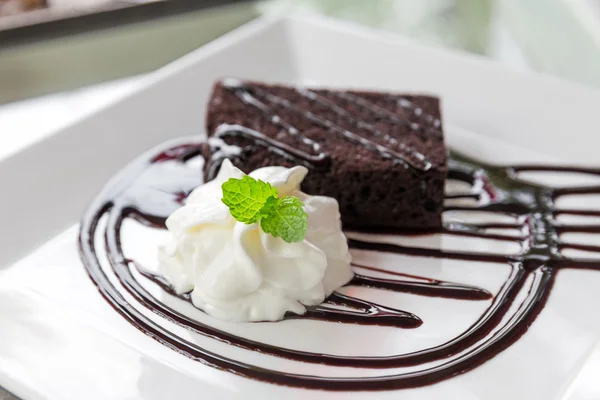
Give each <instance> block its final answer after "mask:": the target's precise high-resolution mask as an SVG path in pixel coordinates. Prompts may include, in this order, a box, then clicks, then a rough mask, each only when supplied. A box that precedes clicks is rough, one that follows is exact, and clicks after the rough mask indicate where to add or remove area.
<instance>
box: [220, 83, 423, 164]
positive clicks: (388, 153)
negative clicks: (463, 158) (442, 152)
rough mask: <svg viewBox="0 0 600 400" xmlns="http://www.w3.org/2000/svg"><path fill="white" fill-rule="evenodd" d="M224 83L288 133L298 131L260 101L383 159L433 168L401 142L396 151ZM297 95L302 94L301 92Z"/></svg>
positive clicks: (285, 103) (274, 99) (275, 99)
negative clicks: (329, 131) (291, 113)
mask: <svg viewBox="0 0 600 400" xmlns="http://www.w3.org/2000/svg"><path fill="white" fill-rule="evenodd" d="M223 83H224V85H223V87H224V88H226V89H228V90H230V91H231V92H232V93H234V94H235V95H236V96H237V97H238V98H239V99H240V100H241V101H242V102H244V103H245V104H247V105H250V106H253V107H256V108H257V109H258V110H260V111H262V112H263V113H264V114H265V115H266V117H267V118H268V119H269V120H270V121H271V122H272V123H274V124H276V125H279V126H281V127H282V128H284V129H286V130H287V131H288V132H290V129H292V131H293V132H298V129H297V128H295V127H293V126H292V125H291V124H289V123H288V122H286V121H285V120H284V119H283V118H281V116H279V115H277V113H276V112H275V111H274V110H273V109H271V108H270V107H269V106H268V105H267V104H265V103H263V102H262V101H261V99H262V100H267V101H269V102H271V103H273V104H277V105H278V106H280V107H284V108H285V109H286V110H289V111H292V112H294V113H296V114H297V115H299V116H301V117H303V118H306V119H307V120H309V121H310V122H312V123H314V124H317V125H320V126H322V127H324V128H327V129H329V130H331V131H332V132H336V133H337V134H339V135H341V136H342V137H343V138H345V139H346V140H348V141H350V142H353V143H356V144H358V145H361V146H363V147H365V148H367V149H369V150H371V151H376V152H378V153H379V154H380V155H381V156H382V157H385V158H392V159H395V160H397V161H401V162H403V163H405V164H407V165H409V166H411V167H413V168H415V169H417V170H420V171H427V170H429V169H431V167H432V164H431V162H430V161H428V160H426V159H425V156H424V155H423V154H421V153H419V152H418V151H416V150H415V149H413V148H410V147H408V146H406V145H404V144H402V143H395V149H391V148H388V147H385V146H384V145H381V144H379V143H376V142H374V141H372V140H370V139H368V138H366V137H363V136H360V135H358V134H356V133H354V132H351V131H349V130H347V129H345V128H342V127H341V126H339V125H337V124H335V123H333V122H332V121H329V120H327V119H323V118H321V117H319V116H318V115H316V114H315V113H313V112H311V111H308V110H304V109H301V108H299V107H297V106H296V105H295V104H293V103H292V102H290V101H288V100H286V99H284V98H282V97H279V96H276V95H274V94H272V93H269V92H267V91H263V90H261V89H259V88H256V87H252V88H249V87H247V86H245V85H244V84H243V83H242V82H239V81H236V80H232V79H228V80H226V81H224V82H223ZM299 93H300V94H302V93H301V92H299ZM259 97H260V98H259ZM307 98H308V97H307ZM331 111H333V112H335V110H333V109H331ZM294 135H296V136H301V135H300V134H299V133H294ZM302 137H304V136H302ZM390 143H391V142H390V141H389V139H388V144H390ZM280 146H281V144H280ZM398 151H399V152H398Z"/></svg>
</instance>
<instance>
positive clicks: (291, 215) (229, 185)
mask: <svg viewBox="0 0 600 400" xmlns="http://www.w3.org/2000/svg"><path fill="white" fill-rule="evenodd" d="M221 187H222V189H223V199H222V200H223V203H225V205H226V206H227V207H229V212H231V215H232V216H233V218H235V219H236V220H237V221H240V222H244V223H246V224H253V223H256V222H259V221H260V227H261V228H262V230H263V231H265V232H266V233H269V234H271V235H273V236H275V237H280V238H282V239H283V240H285V241H286V242H288V243H292V242H299V241H301V240H303V239H304V236H305V235H306V228H307V227H308V214H307V213H306V211H304V209H303V208H302V202H301V201H300V200H298V199H297V198H296V197H293V196H285V197H282V198H279V194H278V192H277V188H275V187H273V186H271V185H270V184H268V183H266V182H263V181H261V180H256V179H253V178H251V177H249V176H244V177H243V178H242V179H235V178H231V179H229V180H228V181H227V182H225V183H223V185H222V186H221Z"/></svg>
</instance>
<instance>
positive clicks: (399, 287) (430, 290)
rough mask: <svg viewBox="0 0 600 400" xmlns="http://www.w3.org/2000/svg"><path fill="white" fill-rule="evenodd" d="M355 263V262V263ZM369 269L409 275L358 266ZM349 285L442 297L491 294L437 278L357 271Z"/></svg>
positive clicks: (476, 297) (485, 297)
mask: <svg viewBox="0 0 600 400" xmlns="http://www.w3.org/2000/svg"><path fill="white" fill-rule="evenodd" d="M355 265H356V264H355ZM357 266H358V267H359V268H363V269H366V270H369V271H375V272H380V273H384V274H388V275H395V276H410V275H406V274H400V273H397V272H393V271H388V270H385V269H381V268H374V267H367V266H364V265H363V266H359V265H357ZM348 285H349V286H364V287H369V288H375V289H382V290H391V291H395V292H403V293H413V294H418V295H421V296H429V297H443V298H447V299H458V300H489V299H491V298H492V297H493V296H492V294H491V293H490V292H488V291H487V290H485V289H481V288H478V287H475V286H471V285H463V284H459V283H453V282H445V281H439V280H437V279H430V280H423V279H422V278H421V281H420V282H414V281H406V280H397V279H384V278H376V277H372V276H366V275H362V274H359V273H356V272H355V274H354V279H352V281H351V282H350V283H349V284H348Z"/></svg>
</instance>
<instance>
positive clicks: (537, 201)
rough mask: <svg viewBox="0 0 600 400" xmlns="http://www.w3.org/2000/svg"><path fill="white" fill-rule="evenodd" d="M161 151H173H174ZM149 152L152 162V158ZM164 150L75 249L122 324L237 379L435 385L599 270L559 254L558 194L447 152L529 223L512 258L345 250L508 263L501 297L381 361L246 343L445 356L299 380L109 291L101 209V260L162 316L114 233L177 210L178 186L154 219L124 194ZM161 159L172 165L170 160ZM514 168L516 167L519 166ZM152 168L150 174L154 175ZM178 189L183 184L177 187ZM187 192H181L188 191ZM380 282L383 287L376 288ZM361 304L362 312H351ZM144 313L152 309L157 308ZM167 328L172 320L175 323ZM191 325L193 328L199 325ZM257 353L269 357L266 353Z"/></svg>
mask: <svg viewBox="0 0 600 400" xmlns="http://www.w3.org/2000/svg"><path fill="white" fill-rule="evenodd" d="M167 149H170V150H172V148H167ZM157 153H158V156H157V155H156V154H157ZM167 153H168V152H165V151H161V152H158V151H156V152H155V153H154V155H153V156H152V157H146V158H143V159H141V160H139V161H137V162H134V163H132V164H131V165H130V166H129V167H127V168H126V169H125V170H124V171H123V173H122V174H120V175H119V176H117V177H116V178H114V179H113V180H111V182H110V183H109V184H108V185H107V187H106V189H105V190H103V192H102V193H101V194H100V195H99V196H98V197H97V198H96V200H95V201H94V203H93V204H92V205H91V207H90V208H89V209H88V211H87V213H86V215H85V216H84V218H83V220H82V224H81V233H80V242H79V243H80V251H81V256H82V260H83V262H84V264H85V266H86V269H87V271H88V273H89V275H90V277H91V278H92V280H93V281H94V283H95V284H96V285H97V286H98V289H99V291H100V293H101V294H102V295H103V296H104V297H105V298H106V299H107V301H109V303H110V304H111V305H112V306H113V307H114V308H115V309H116V310H117V311H118V312H119V313H120V314H121V315H123V317H124V318H126V319H127V320H129V321H130V322H131V323H132V324H133V325H134V326H136V327H137V328H138V329H140V330H141V331H142V332H144V333H146V334H147V335H149V336H151V337H153V338H155V339H156V340H158V341H159V342H161V343H163V344H165V345H166V346H168V347H171V348H173V349H174V350H176V351H178V352H180V353H182V354H184V355H187V356H188V357H190V358H193V359H196V360H198V361H200V362H203V363H206V364H208V365H212V366H214V367H217V368H221V369H224V370H227V371H230V372H233V373H236V374H239V375H242V376H246V377H250V378H254V379H258V380H264V381H267V382H273V383H278V384H284V385H290V386H300V387H306V388H315V389H325V390H386V389H398V388H407V387H416V386H422V385H427V384H431V383H435V382H438V381H440V380H443V379H447V378H450V377H452V376H455V375H457V374H460V373H463V372H465V371H468V370H470V369H473V368H475V367H476V366H478V365H480V364H481V363H483V362H485V361H486V360H488V359H490V358H492V357H493V356H495V355H496V354H498V353H499V352H501V351H502V350H504V349H505V348H507V347H508V346H510V345H511V344H512V343H514V342H515V341H516V340H517V339H518V338H519V337H520V336H521V335H523V334H524V333H525V332H526V331H527V329H528V327H529V326H530V325H531V323H533V321H534V320H535V318H536V316H537V315H538V314H539V312H540V311H541V309H542V308H543V306H544V304H545V303H546V301H547V299H548V296H549V294H550V290H551V288H552V284H553V282H554V279H555V276H556V271H558V269H560V268H580V269H592V270H598V269H600V267H599V266H600V260H587V259H568V258H565V257H564V256H562V255H560V251H559V250H560V247H561V246H564V245H565V244H564V243H561V242H560V239H559V235H558V233H557V232H558V231H557V229H558V228H556V227H555V224H554V217H555V216H556V215H557V214H558V213H559V212H560V211H556V210H555V208H554V206H553V199H554V198H555V197H556V196H557V194H556V192H554V191H553V190H551V189H549V188H545V187H543V186H541V185H534V184H529V183H524V182H519V181H517V180H516V179H514V176H512V175H511V173H512V172H513V171H511V169H510V167H496V166H489V165H484V164H481V163H475V162H473V161H471V160H468V159H466V158H464V157H461V156H459V155H456V154H454V155H453V158H452V160H451V163H450V164H451V168H452V171H451V175H452V176H454V177H457V176H458V177H463V178H464V180H465V181H466V182H472V183H473V182H476V181H477V180H478V179H484V178H485V179H486V180H487V183H486V185H482V188H483V190H486V191H493V194H494V196H493V198H492V199H493V200H491V201H493V202H494V207H496V208H497V211H499V212H506V213H509V214H514V215H515V216H517V217H519V221H524V223H525V224H526V226H527V227H528V228H527V232H528V237H527V238H526V240H524V241H523V242H524V251H523V253H520V254H517V255H514V256H499V255H496V254H487V253H485V254H473V253H469V252H443V251H440V250H436V249H414V248H410V247H405V246H398V245H393V244H389V243H369V242H365V241H359V240H351V241H350V245H351V247H353V248H362V249H367V250H371V251H387V252H393V253H400V254H407V255H420V256H427V257H438V258H454V259H462V260H469V261H482V262H508V263H509V264H510V265H512V269H511V273H510V275H509V277H508V279H507V281H506V282H505V284H504V285H503V286H502V288H501V290H500V292H499V293H498V294H497V295H496V296H495V297H494V299H493V301H492V304H491V305H490V306H489V307H488V309H487V310H486V311H485V312H484V314H483V315H482V316H481V318H479V319H478V320H477V321H476V322H475V323H474V324H473V326H471V327H470V328H469V329H468V330H467V331H465V332H464V333H463V334H461V335H459V336H458V337H457V338H455V339H453V340H451V341H449V342H447V343H445V344H443V345H440V346H437V347H434V348H431V349H425V350H422V351H418V352H413V353H409V354H403V355H395V356H389V357H374V358H369V357H344V356H332V355H318V354H312V353H302V352H294V351H293V350H289V349H281V348H278V347H276V346H269V345H266V344H262V343H258V344H257V346H256V347H255V348H252V347H248V348H249V349H252V350H255V351H259V352H264V353H266V354H271V355H276V356H280V357H285V358H290V359H293V360H297V361H306V362H316V363H323V364H328V365H340V366H348V367H364V368H381V367H386V366H415V365H421V364H424V363H428V362H431V361H436V360H444V359H447V360H448V361H445V362H443V363H442V364H440V365H437V366H435V367H432V368H427V369H423V370H420V371H415V372H411V373H404V374H394V375H387V376H380V377H352V378H332V377H316V376H305V375H298V374H289V373H283V372H280V371H274V370H268V369H264V368H260V367H257V366H252V365H249V364H245V363H242V362H238V361H235V360H231V359H228V358H226V357H223V356H220V355H218V354H215V353H212V352H209V351H207V350H205V349H202V348H200V347H198V346H197V345H195V344H193V343H190V342H189V341H186V340H184V339H181V338H179V337H177V335H175V334H173V333H171V332H169V331H168V330H167V329H165V328H163V327H162V326H160V325H159V324H157V323H155V322H154V321H152V320H150V319H149V318H147V317H146V316H144V315H143V314H142V313H141V312H139V311H138V310H137V309H136V308H135V307H134V306H133V305H132V304H129V303H128V302H127V300H126V299H125V298H124V297H123V296H122V295H121V294H120V292H119V290H118V289H117V288H116V287H114V286H112V284H111V282H110V280H109V279H108V277H107V276H106V275H105V272H104V270H103V269H102V267H101V265H100V263H99V260H98V258H97V255H96V253H95V235H94V232H95V231H96V229H97V225H98V221H99V220H100V218H101V217H102V216H103V215H105V214H106V213H107V212H108V213H109V218H108V225H107V227H106V231H105V241H106V245H108V253H109V261H110V262H111V265H112V268H113V272H114V273H115V274H116V275H117V277H118V278H119V279H120V280H121V283H124V287H125V290H127V291H128V292H129V293H130V294H132V295H133V297H134V298H135V299H136V301H139V302H140V304H141V305H142V306H145V307H148V308H150V309H152V311H154V312H155V313H156V314H157V315H162V316H164V317H165V318H169V316H168V315H167V314H164V315H163V314H161V313H162V312H163V310H162V309H161V307H166V306H164V305H162V304H161V303H160V302H158V304H156V305H155V304H144V303H143V302H142V301H140V298H141V299H144V297H140V292H141V291H145V289H144V288H143V287H142V286H141V285H140V284H139V283H137V281H136V280H135V278H134V277H133V276H131V278H132V279H131V280H130V275H131V271H130V270H129V265H128V263H127V261H126V260H125V259H124V258H123V255H122V253H121V249H120V243H119V237H118V236H119V229H118V228H119V226H120V223H121V222H122V220H123V218H126V217H127V214H128V213H129V214H131V215H133V211H134V210H135V212H136V219H138V218H148V220H149V221H150V222H149V224H155V223H156V222H157V221H161V220H164V218H165V217H166V215H168V212H169V210H170V209H172V208H173V207H175V208H176V207H177V203H176V199H177V198H179V197H178V196H179V192H181V191H185V190H183V189H178V193H177V196H176V195H175V194H173V195H172V196H171V197H170V198H171V199H172V201H173V203H174V204H170V205H168V206H167V207H166V208H164V209H161V208H159V209H158V210H159V211H158V214H159V215H152V213H151V212H150V213H149V212H147V211H146V208H147V207H148V202H151V199H149V198H148V197H147V191H143V190H142V191H140V194H139V196H141V195H142V194H143V195H144V196H143V197H141V198H137V197H136V196H135V194H136V191H135V190H133V191H132V188H133V189H135V184H137V181H136V179H137V176H139V175H140V173H141V172H144V171H146V172H147V171H150V169H152V171H154V169H153V168H156V167H157V166H158V167H159V169H160V165H161V163H165V162H166V161H164V160H165V156H164V155H165V154H167ZM175 153H177V152H175ZM167 158H168V157H167ZM183 158H184V157H183V156H182V157H181V160H182V161H181V162H183ZM168 159H169V160H171V161H172V162H176V159H177V157H171V158H168ZM148 160H149V161H148ZM152 160H160V161H155V163H154V164H152V163H151V162H150V161H152ZM165 165H166V164H165ZM519 168H521V170H523V168H525V167H519ZM159 169H157V172H158V171H159ZM532 170H539V168H538V169H533V168H532ZM569 172H580V169H577V170H570V171H569ZM187 184H189V183H185V185H187ZM185 185H182V188H183V186H185ZM176 186H177V185H176ZM192 188H193V187H190V188H188V192H189V190H191V189H192ZM164 192H165V193H166V192H168V190H165V191H164ZM560 195H564V193H562V192H561V194H560ZM139 196H138V197H139ZM490 197H492V196H490ZM130 202H133V205H130ZM155 206H156V205H155V204H153V203H151V204H150V209H151V210H155ZM568 211H572V212H582V213H585V214H584V215H590V214H589V213H590V212H589V211H582V210H568ZM563 212H564V211H563ZM592 213H593V212H592ZM592 215H594V214H592ZM523 216H525V217H526V219H525V220H522V219H521V217H523ZM477 229H482V228H480V227H476V226H474V227H473V229H472V230H477ZM560 229H563V230H564V229H569V225H566V224H565V225H564V226H562V227H561V228H560ZM575 229H577V227H575ZM530 275H533V278H534V279H533V281H532V285H531V287H530V288H529V289H528V293H529V294H528V295H527V296H526V299H525V300H524V301H523V302H521V303H520V305H519V306H518V307H517V311H516V312H514V313H512V314H510V315H508V312H509V309H511V307H512V305H513V304H514V302H515V301H516V298H517V297H518V295H519V293H521V291H522V290H524V289H525V288H524V284H525V282H526V281H527V279H528V277H529V276H530ZM359 278H360V276H359ZM163 283H164V282H163ZM379 283H380V284H381V282H379ZM338 296H339V295H338ZM154 300H156V299H154ZM350 300H352V301H355V302H356V301H359V300H358V299H350ZM332 301H333V302H338V303H340V304H343V303H341V302H342V301H344V302H345V303H349V301H348V299H343V298H342V299H340V298H338V297H336V296H334V297H333V299H332ZM359 303H360V304H356V303H354V304H349V305H354V308H355V309H357V310H359V311H360V307H363V305H365V304H366V302H364V301H362V302H361V301H359ZM359 305H360V307H358V306H359ZM152 307H156V309H153V308H152ZM351 308H353V307H351ZM179 315H181V314H179ZM505 317H508V318H505ZM503 321H505V322H503ZM174 322H175V323H179V321H177V320H176V319H175V320H174ZM192 322H194V321H192ZM194 323H196V324H199V323H198V322H194ZM200 325H201V324H200ZM211 329H212V328H211ZM388 329H393V328H388ZM211 333H212V332H211ZM205 335H206V336H209V337H211V336H210V334H208V333H205ZM227 335H228V334H227V333H225V332H221V331H216V333H215V334H214V336H213V338H215V339H217V340H224V341H227V339H226V336H227ZM244 340H246V339H244ZM242 347H243V346H242ZM265 348H266V349H267V351H265ZM269 351H271V353H269Z"/></svg>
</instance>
